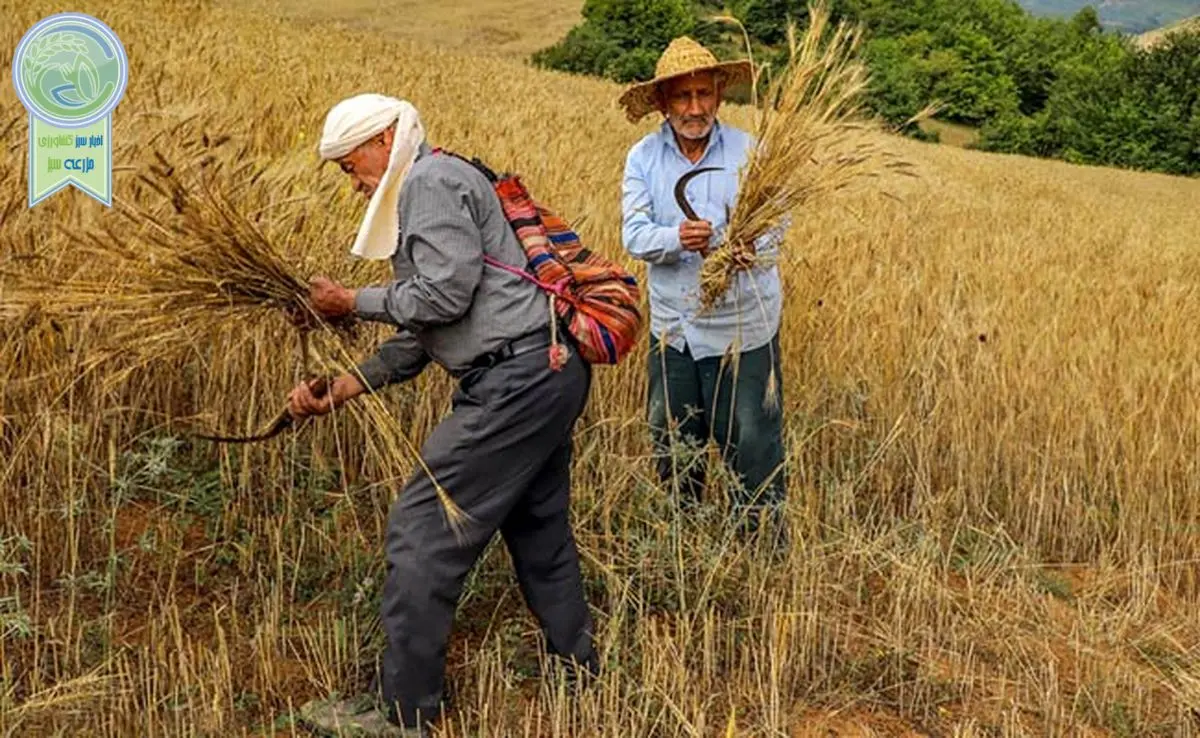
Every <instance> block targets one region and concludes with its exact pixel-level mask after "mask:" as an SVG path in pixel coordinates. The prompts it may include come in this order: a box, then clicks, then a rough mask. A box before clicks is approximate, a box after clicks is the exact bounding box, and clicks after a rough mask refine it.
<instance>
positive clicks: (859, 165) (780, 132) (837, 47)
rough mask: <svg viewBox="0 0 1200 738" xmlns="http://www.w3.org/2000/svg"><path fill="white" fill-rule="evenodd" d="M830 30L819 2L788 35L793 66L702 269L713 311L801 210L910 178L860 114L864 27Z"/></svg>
mask: <svg viewBox="0 0 1200 738" xmlns="http://www.w3.org/2000/svg"><path fill="white" fill-rule="evenodd" d="M829 26H830V16H829V10H828V8H827V6H826V3H825V0H821V2H819V3H817V4H815V5H812V6H810V8H809V25H808V28H807V30H806V31H805V33H804V35H803V36H802V37H801V38H800V39H799V40H797V37H796V31H795V26H794V25H790V26H789V28H788V46H789V62H788V65H787V67H786V68H785V69H784V70H783V71H782V73H780V74H779V75H778V76H776V77H775V78H774V79H773V80H772V82H771V84H770V86H769V87H768V89H767V91H766V92H765V94H764V95H763V102H762V105H761V106H760V108H759V110H758V112H757V120H756V125H755V131H754V134H755V138H756V141H757V144H756V146H755V148H754V150H753V151H752V152H751V154H750V156H749V157H748V160H747V162H746V164H745V166H744V168H743V175H742V178H741V184H740V188H739V194H738V199H737V203H736V206H735V207H734V209H733V212H732V213H731V214H730V219H729V223H728V226H727V229H726V231H725V236H724V239H723V240H722V242H721V244H720V245H718V247H717V248H716V249H714V250H713V252H712V253H711V254H710V255H709V256H708V257H707V258H706V259H705V262H704V266H703V268H702V270H701V286H700V289H701V305H702V308H703V309H705V310H707V309H711V308H712V307H713V306H714V305H715V304H716V303H717V302H718V301H719V300H720V299H721V297H722V296H723V295H724V294H725V293H726V291H727V290H728V289H729V285H730V282H731V281H732V279H733V277H734V275H735V274H736V273H738V272H740V271H748V270H750V269H753V268H755V267H756V266H761V265H762V262H763V261H764V260H763V258H762V257H761V255H759V254H758V253H757V244H758V243H759V242H760V239H762V238H763V237H764V236H766V235H768V233H769V232H770V231H771V230H772V229H774V228H776V227H777V226H779V225H780V224H781V223H783V222H784V221H785V220H786V218H787V216H788V215H789V214H791V213H792V212H794V211H795V210H796V209H797V208H799V207H802V206H805V205H809V204H812V203H814V202H816V201H818V200H819V199H820V198H822V197H825V196H827V195H829V194H831V193H833V192H836V191H838V190H841V189H844V188H846V187H847V186H849V185H851V184H853V183H854V182H856V181H858V180H859V179H861V178H866V177H875V176H878V175H879V174H881V173H884V172H888V171H894V172H901V173H908V168H909V165H908V164H907V163H906V162H904V161H901V160H899V159H897V158H896V157H894V156H893V155H892V154H890V153H888V152H887V151H885V150H883V149H882V148H881V147H880V145H879V144H878V143H877V142H875V141H874V140H872V138H871V137H869V136H868V135H867V134H868V133H869V132H871V131H873V130H876V129H877V126H876V125H875V124H874V123H873V122H872V121H871V119H870V118H869V117H868V116H867V115H866V114H864V113H863V111H862V106H863V96H864V93H865V92H866V90H867V87H868V82H869V80H868V72H867V67H866V64H865V63H864V62H863V61H862V60H861V59H859V58H858V55H857V52H858V49H859V45H860V41H861V34H862V29H861V27H858V26H855V27H852V26H850V25H848V24H846V23H845V22H841V23H839V24H838V25H837V27H836V28H834V29H833V30H832V33H831V34H830V33H829ZM827 35H829V38H828V40H826V36H827Z"/></svg>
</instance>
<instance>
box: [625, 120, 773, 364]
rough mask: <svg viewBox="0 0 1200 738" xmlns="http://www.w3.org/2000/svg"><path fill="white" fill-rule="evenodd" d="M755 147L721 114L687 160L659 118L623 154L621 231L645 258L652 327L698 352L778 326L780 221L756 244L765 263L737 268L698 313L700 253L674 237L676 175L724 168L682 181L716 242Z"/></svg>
mask: <svg viewBox="0 0 1200 738" xmlns="http://www.w3.org/2000/svg"><path fill="white" fill-rule="evenodd" d="M753 147H754V139H753V138H752V137H751V136H750V135H749V134H748V133H746V132H745V131H742V130H739V129H737V128H734V127H732V126H728V125H723V124H721V123H720V122H719V121H718V122H717V123H715V124H714V127H713V130H712V133H711V134H710V135H709V141H708V147H707V148H706V149H705V151H704V155H703V156H702V157H700V159H699V160H698V161H697V162H695V163H692V162H691V161H688V158H687V157H686V156H684V155H683V152H682V151H680V149H679V145H678V143H677V142H676V141H675V134H674V131H672V129H671V127H670V124H668V123H667V122H666V121H663V124H662V126H661V127H660V128H659V130H657V131H655V132H653V133H651V134H649V135H647V136H646V137H645V138H643V139H642V140H641V141H639V142H637V143H636V144H634V145H633V147H632V148H631V149H630V150H629V154H628V155H627V156H626V158H625V177H624V181H623V184H622V197H621V211H622V214H623V218H622V229H621V238H622V241H623V242H624V244H625V249H626V251H628V252H629V254H630V255H631V256H633V257H634V258H636V259H641V260H642V261H645V262H647V265H648V266H647V272H648V273H647V282H648V284H649V288H650V330H651V332H652V334H653V335H654V336H655V337H656V338H658V339H660V340H663V341H665V342H667V343H668V344H669V345H670V346H671V347H672V348H675V349H676V350H679V351H682V350H683V349H684V347H685V345H686V346H687V347H688V348H690V350H691V353H692V356H693V357H694V358H696V359H703V358H708V357H712V356H721V355H722V354H724V353H725V351H726V349H727V348H728V347H729V346H730V345H731V344H737V346H738V349H739V350H741V351H751V350H754V349H756V348H759V347H761V346H764V345H766V344H767V343H768V342H770V340H771V338H772V337H773V336H774V335H775V333H776V332H777V331H778V330H779V322H780V312H781V308H782V302H783V295H782V290H781V286H780V280H779V270H778V267H777V266H775V264H774V263H773V262H774V258H773V257H775V256H776V255H777V254H778V245H779V242H780V241H781V240H782V238H781V236H782V230H783V229H777V230H775V231H773V232H772V233H770V234H768V235H767V236H764V237H763V238H761V239H759V242H758V243H756V244H755V249H756V252H757V253H759V254H761V255H762V256H763V257H765V258H766V259H767V260H768V261H769V262H770V263H769V265H768V266H765V267H764V266H759V267H755V268H754V269H752V270H751V271H749V272H738V273H737V276H736V278H735V279H734V280H732V281H731V284H730V288H729V290H728V292H726V294H725V296H724V299H723V300H721V301H719V302H718V303H717V304H716V305H714V306H713V307H712V308H711V309H709V310H708V311H704V312H703V313H701V309H700V294H699V293H700V268H701V265H702V264H703V262H704V257H703V256H702V255H701V254H699V253H696V252H694V251H685V250H683V247H682V246H681V245H680V243H679V224H680V223H681V222H683V221H684V220H685V219H686V216H685V215H684V214H683V211H682V210H680V209H679V205H678V204H677V203H676V202H675V195H674V189H675V182H676V181H677V180H678V179H679V178H680V177H681V176H682V175H683V174H685V173H687V172H688V171H690V170H692V169H699V168H702V167H710V166H715V167H720V168H721V170H722V171H718V172H705V173H704V174H700V175H698V176H696V177H695V178H694V179H692V181H691V182H689V183H688V186H687V197H688V202H690V203H691V204H692V208H693V209H694V210H695V211H696V214H697V216H699V217H700V218H701V219H703V220H707V221H709V222H710V223H712V226H713V239H712V244H713V246H716V245H717V244H719V243H720V241H721V238H722V235H723V234H724V231H725V227H726V207H728V210H729V212H730V213H732V212H733V208H734V205H735V202H736V197H737V189H738V170H739V168H740V167H741V166H742V165H743V164H744V163H745V161H746V157H747V155H748V154H749V153H750V151H751V150H752V149H753Z"/></svg>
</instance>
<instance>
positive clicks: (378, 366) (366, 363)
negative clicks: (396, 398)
mask: <svg viewBox="0 0 1200 738" xmlns="http://www.w3.org/2000/svg"><path fill="white" fill-rule="evenodd" d="M358 374H359V379H361V380H362V381H363V382H364V383H365V384H366V385H367V389H368V390H370V391H371V392H378V391H379V390H381V389H383V388H384V387H386V386H388V385H389V384H391V383H392V370H391V369H390V368H389V367H388V365H387V363H386V362H385V361H384V360H383V357H382V356H380V355H379V354H375V355H373V356H368V357H367V358H366V359H364V360H363V362H362V363H361V364H359V365H358Z"/></svg>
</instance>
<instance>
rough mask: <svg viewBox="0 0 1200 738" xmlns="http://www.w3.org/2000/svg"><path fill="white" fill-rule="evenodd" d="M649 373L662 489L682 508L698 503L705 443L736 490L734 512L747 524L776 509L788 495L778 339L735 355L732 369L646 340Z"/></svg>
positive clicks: (719, 360)
mask: <svg viewBox="0 0 1200 738" xmlns="http://www.w3.org/2000/svg"><path fill="white" fill-rule="evenodd" d="M648 370H649V372H648V373H649V379H650V381H649V393H648V394H649V402H648V407H649V421H650V428H651V434H652V438H653V441H654V451H655V459H656V464H655V465H656V468H657V471H658V475H659V478H660V480H661V481H662V482H663V484H664V485H665V486H667V487H668V489H672V490H675V491H676V492H677V494H679V495H680V497H681V500H680V501H681V503H683V504H685V505H688V504H691V503H695V502H698V501H699V499H700V497H701V495H702V493H703V490H704V486H705V477H706V474H707V468H706V466H705V464H704V456H703V453H702V452H703V449H704V448H705V445H706V444H707V443H708V442H709V441H710V440H711V441H714V442H715V443H716V444H717V446H718V448H719V449H720V451H721V457H722V459H723V460H724V461H725V464H726V466H727V468H728V469H729V470H731V471H732V472H733V473H734V478H735V480H736V481H737V482H738V483H739V484H735V485H734V490H733V497H734V499H733V502H734V506H735V509H736V508H741V509H743V510H749V511H750V512H751V514H752V517H753V518H754V520H753V521H752V522H754V523H757V519H758V517H759V516H758V513H760V512H761V511H762V510H763V509H765V508H774V509H778V508H779V506H781V504H782V503H783V501H784V496H785V490H786V488H787V478H786V468H785V465H784V444H783V411H782V407H783V391H782V381H781V380H782V374H781V371H780V361H779V335H778V334H776V335H775V337H774V338H773V339H772V340H771V343H770V344H768V345H766V346H762V347H761V348H758V349H754V350H753V351H747V352H743V353H742V354H740V356H739V357H738V358H737V361H736V366H735V362H734V359H733V358H732V357H730V358H722V357H714V358H705V359H695V358H693V357H692V355H691V352H690V351H688V350H687V349H686V347H685V349H684V350H683V351H677V350H675V349H673V348H671V347H670V346H669V345H667V344H665V343H661V342H660V341H659V340H658V339H657V338H656V337H654V336H651V338H650V356H649V360H648ZM772 374H774V377H773V379H772ZM772 381H773V382H774V385H775V386H774V392H775V397H774V398H773V401H772V399H770V398H768V391H769V384H770V383H771V382H772Z"/></svg>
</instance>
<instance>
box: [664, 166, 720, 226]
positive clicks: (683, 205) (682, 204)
mask: <svg viewBox="0 0 1200 738" xmlns="http://www.w3.org/2000/svg"><path fill="white" fill-rule="evenodd" d="M720 169H721V168H720V167H702V168H700V169H693V170H692V171H690V172H688V173H687V174H685V175H683V176H682V177H680V178H679V181H678V182H676V183H675V202H676V203H678V204H679V209H680V210H682V211H683V214H684V215H686V216H687V218H688V220H700V216H698V215H696V211H695V210H693V209H692V204H691V203H689V202H688V199H687V195H686V194H684V188H686V187H687V185H688V182H691V181H692V177H695V176H696V175H698V174H704V173H705V172H716V171H720Z"/></svg>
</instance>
